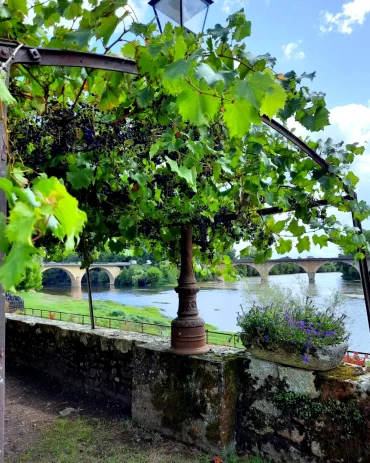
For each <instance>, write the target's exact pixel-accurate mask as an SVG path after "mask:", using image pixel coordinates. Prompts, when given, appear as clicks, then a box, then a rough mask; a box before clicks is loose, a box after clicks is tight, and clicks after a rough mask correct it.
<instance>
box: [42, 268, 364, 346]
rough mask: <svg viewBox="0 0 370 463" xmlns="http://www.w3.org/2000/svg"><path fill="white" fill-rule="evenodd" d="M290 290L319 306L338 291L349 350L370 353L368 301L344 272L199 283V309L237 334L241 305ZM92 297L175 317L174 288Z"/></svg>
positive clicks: (79, 294)
mask: <svg viewBox="0 0 370 463" xmlns="http://www.w3.org/2000/svg"><path fill="white" fill-rule="evenodd" d="M276 284H277V285H280V286H283V287H287V288H290V289H291V290H292V292H294V293H295V292H296V293H299V294H302V293H304V292H307V293H308V294H309V295H310V297H311V298H312V299H313V301H314V302H315V303H316V304H317V305H320V306H321V305H323V304H324V303H325V299H326V298H327V297H329V296H330V295H332V294H333V292H335V291H337V292H338V293H339V294H340V295H341V296H343V299H344V301H343V305H342V306H341V307H340V309H339V310H340V311H342V312H344V313H345V314H346V315H347V316H348V329H349V331H350V333H351V337H350V347H349V348H350V349H351V350H357V351H359V352H370V333H369V327H368V321H367V316H366V308H365V301H364V296H363V292H362V286H361V282H360V281H345V280H343V279H342V278H341V273H337V272H333V273H317V274H316V281H315V283H310V284H309V283H308V277H307V275H306V274H299V275H270V276H269V280H268V282H267V283H261V280H260V278H259V277H249V278H247V279H243V280H240V281H237V282H235V283H228V282H225V283H223V282H220V283H218V282H217V283H216V282H212V283H210V282H207V283H200V284H199V286H200V289H201V290H200V292H199V294H198V308H199V311H200V315H201V316H202V317H203V318H204V320H205V321H206V322H207V323H209V324H211V325H214V326H216V327H217V328H218V329H219V330H221V331H238V326H237V324H236V318H237V313H238V312H240V310H241V307H240V306H241V305H242V306H244V307H247V306H248V304H249V305H250V302H251V301H252V300H253V299H255V298H256V297H257V296H258V294H262V293H266V291H267V290H268V287H269V285H270V286H271V285H276ZM43 291H44V292H50V293H53V294H55V293H58V294H65V295H68V296H71V297H74V298H76V299H81V298H84V299H85V298H87V295H86V289H84V288H82V290H76V289H71V288H57V289H49V290H48V289H44V290H43ZM93 298H94V299H103V300H109V301H114V302H118V303H121V304H124V305H132V306H137V307H143V306H152V307H158V308H159V309H161V310H162V311H163V313H164V314H165V315H167V316H169V317H171V318H174V317H176V312H177V294H176V293H175V291H174V290H173V289H172V288H169V287H165V288H155V289H144V288H143V289H141V288H134V289H126V288H125V289H123V288H109V287H107V288H95V289H94V288H93Z"/></svg>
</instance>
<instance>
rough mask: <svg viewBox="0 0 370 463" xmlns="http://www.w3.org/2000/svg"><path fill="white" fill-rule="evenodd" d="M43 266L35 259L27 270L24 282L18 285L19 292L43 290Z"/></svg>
mask: <svg viewBox="0 0 370 463" xmlns="http://www.w3.org/2000/svg"><path fill="white" fill-rule="evenodd" d="M41 269H42V264H41V263H40V261H39V259H38V258H34V259H33V263H32V265H30V266H29V267H27V268H26V271H25V274H24V277H23V280H22V281H21V282H20V283H19V284H18V285H17V287H16V290H17V291H29V290H30V289H34V290H35V291H40V290H41V289H42V273H41Z"/></svg>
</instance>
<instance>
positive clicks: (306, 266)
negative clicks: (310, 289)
mask: <svg viewBox="0 0 370 463" xmlns="http://www.w3.org/2000/svg"><path fill="white" fill-rule="evenodd" d="M367 259H368V260H369V258H367ZM330 262H343V263H345V264H348V265H351V266H352V267H354V268H355V269H356V270H357V271H358V272H359V271H360V266H359V263H358V262H357V261H355V260H354V259H353V257H332V258H325V257H312V258H308V259H271V260H268V261H266V262H264V263H262V264H256V263H255V262H253V261H250V260H238V261H233V262H232V265H233V266H237V265H248V266H250V267H252V268H254V269H255V270H256V271H257V272H258V273H259V274H260V277H261V281H266V280H267V279H268V276H269V274H270V271H271V270H272V269H273V267H275V266H276V265H279V264H297V265H299V266H300V267H301V268H302V269H303V270H304V271H305V272H306V273H307V275H308V281H309V282H310V283H314V282H315V276H316V272H317V271H318V270H319V268H320V267H322V266H323V265H325V264H327V263H330Z"/></svg>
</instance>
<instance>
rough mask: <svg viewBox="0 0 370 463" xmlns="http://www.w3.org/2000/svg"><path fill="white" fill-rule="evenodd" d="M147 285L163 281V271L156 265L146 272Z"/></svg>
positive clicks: (154, 284)
mask: <svg viewBox="0 0 370 463" xmlns="http://www.w3.org/2000/svg"><path fill="white" fill-rule="evenodd" d="M146 279H147V283H146V284H147V285H150V286H156V285H158V284H159V283H160V282H162V281H163V273H162V272H161V271H160V270H159V268H157V267H150V268H149V270H148V271H147V272H146Z"/></svg>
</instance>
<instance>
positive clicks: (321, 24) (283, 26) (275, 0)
mask: <svg viewBox="0 0 370 463" xmlns="http://www.w3.org/2000/svg"><path fill="white" fill-rule="evenodd" d="M131 5H132V6H133V7H134V9H135V11H136V12H137V13H138V16H139V20H140V21H142V22H147V21H150V20H151V19H152V18H153V13H152V9H151V8H150V7H148V6H147V3H146V2H145V1H142V0H133V1H131ZM240 8H244V10H245V12H246V16H247V18H248V19H249V20H250V21H252V36H251V37H249V38H248V39H247V40H246V43H247V48H248V49H249V50H250V51H251V52H252V53H254V54H261V53H265V52H269V53H271V54H272V55H273V56H275V57H276V58H277V60H278V61H277V65H276V67H275V70H277V71H278V72H283V73H285V72H287V71H290V70H292V69H293V70H295V71H296V72H297V73H302V72H304V71H306V72H312V71H316V78H315V80H314V81H313V82H312V83H309V86H310V88H311V89H312V90H316V91H323V92H324V93H326V101H327V106H328V109H329V110H330V122H331V126H330V127H329V128H327V129H325V130H324V131H321V132H319V133H318V134H310V135H311V137H312V138H314V139H317V138H328V137H331V138H333V139H334V140H335V141H336V142H339V141H342V140H343V141H344V142H346V143H352V142H356V141H357V142H359V143H360V144H365V146H366V151H365V154H364V155H363V156H361V157H359V158H358V159H357V160H356V161H355V164H354V166H353V169H352V170H353V171H354V172H355V173H356V175H358V176H359V177H360V182H359V185H358V189H357V193H358V196H359V198H360V199H364V200H365V201H367V202H368V203H370V143H368V142H369V141H370V0H215V3H214V4H213V5H212V6H211V7H210V9H209V14H208V19H207V23H206V29H207V28H210V27H213V26H214V25H215V24H216V23H220V24H223V25H224V24H225V23H226V18H227V16H228V15H229V14H231V13H233V12H235V11H238V10H240ZM291 127H295V128H296V134H298V135H301V136H305V135H306V134H307V132H306V131H305V130H304V129H303V128H302V127H301V126H299V124H297V123H296V122H295V121H292V122H291ZM337 216H338V218H340V220H341V221H342V222H344V223H347V224H349V225H350V224H351V218H350V214H337ZM365 228H366V229H370V221H369V220H368V221H366V222H365ZM238 247H239V246H238ZM306 254H309V255H316V256H328V257H329V256H336V255H337V254H338V249H337V247H336V246H334V245H332V246H330V247H329V248H326V249H325V248H324V249H323V250H320V249H319V248H316V249H315V248H313V249H311V251H310V252H308V253H306ZM296 255H298V253H296V252H292V253H291V256H296ZM302 256H304V254H302Z"/></svg>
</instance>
